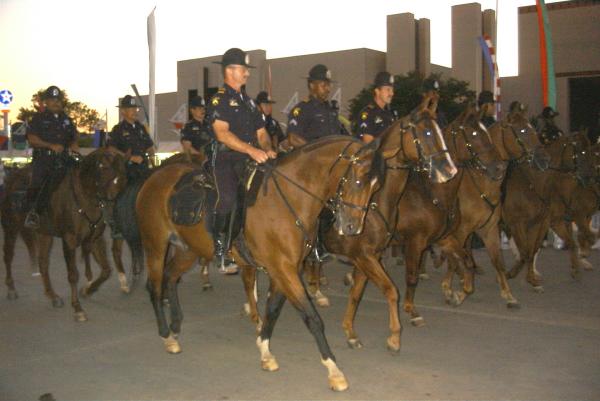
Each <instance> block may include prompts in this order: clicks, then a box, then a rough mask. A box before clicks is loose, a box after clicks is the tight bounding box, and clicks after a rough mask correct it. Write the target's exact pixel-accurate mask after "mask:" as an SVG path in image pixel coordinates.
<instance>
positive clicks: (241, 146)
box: [212, 120, 262, 160]
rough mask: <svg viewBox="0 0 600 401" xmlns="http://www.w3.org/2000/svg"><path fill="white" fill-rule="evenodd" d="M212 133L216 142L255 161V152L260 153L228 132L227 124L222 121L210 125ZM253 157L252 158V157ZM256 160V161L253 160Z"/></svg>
mask: <svg viewBox="0 0 600 401" xmlns="http://www.w3.org/2000/svg"><path fill="white" fill-rule="evenodd" d="M212 128H213V131H214V133H215V137H216V138H217V141H219V142H221V143H223V144H225V145H226V146H227V147H228V148H229V149H231V150H235V151H236V152H240V153H245V154H247V155H249V156H250V157H252V158H253V159H255V157H254V156H256V153H257V152H262V151H261V150H260V149H257V148H255V147H254V146H252V145H250V144H249V143H246V142H244V141H242V140H241V139H240V138H238V137H237V135H235V134H234V133H233V132H231V131H229V123H228V122H226V121H223V120H215V121H214V122H213V124H212ZM253 155H254V156H253ZM255 160H256V159H255Z"/></svg>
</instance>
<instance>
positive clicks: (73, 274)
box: [63, 234, 87, 322]
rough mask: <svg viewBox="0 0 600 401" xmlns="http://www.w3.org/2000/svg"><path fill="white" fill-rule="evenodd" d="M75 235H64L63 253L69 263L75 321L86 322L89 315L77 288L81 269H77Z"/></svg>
mask: <svg viewBox="0 0 600 401" xmlns="http://www.w3.org/2000/svg"><path fill="white" fill-rule="evenodd" d="M76 244H77V243H76V240H75V236H73V235H71V234H65V236H64V237H63V253H64V257H65V262H66V263H67V272H68V273H67V277H68V279H69V285H70V287H71V306H72V307H73V309H74V310H75V315H74V317H75V321H76V322H85V321H87V316H86V314H85V312H84V310H83V308H82V307H81V303H80V302H79V294H78V290H77V282H78V281H79V271H77V264H76V253H75V252H76V250H77V245H76Z"/></svg>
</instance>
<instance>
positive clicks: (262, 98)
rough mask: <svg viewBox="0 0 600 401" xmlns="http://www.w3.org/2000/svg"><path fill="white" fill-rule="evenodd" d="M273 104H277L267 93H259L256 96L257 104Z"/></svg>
mask: <svg viewBox="0 0 600 401" xmlns="http://www.w3.org/2000/svg"><path fill="white" fill-rule="evenodd" d="M265 103H268V104H273V103H275V101H274V100H272V99H271V96H269V94H268V93H267V92H265V91H261V92H258V95H256V104H265Z"/></svg>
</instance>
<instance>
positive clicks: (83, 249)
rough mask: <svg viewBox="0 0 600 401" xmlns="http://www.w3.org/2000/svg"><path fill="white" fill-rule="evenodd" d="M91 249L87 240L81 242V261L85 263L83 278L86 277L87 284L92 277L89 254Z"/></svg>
mask: <svg viewBox="0 0 600 401" xmlns="http://www.w3.org/2000/svg"><path fill="white" fill-rule="evenodd" d="M91 253H92V249H91V247H90V244H89V243H88V242H85V243H83V244H81V256H82V257H83V263H84V264H85V278H86V279H87V285H88V286H89V285H90V284H91V283H92V280H93V279H94V275H93V274H92V262H91V260H90V254H91Z"/></svg>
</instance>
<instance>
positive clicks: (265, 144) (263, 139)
mask: <svg viewBox="0 0 600 401" xmlns="http://www.w3.org/2000/svg"><path fill="white" fill-rule="evenodd" d="M256 136H257V137H258V144H259V145H260V147H261V148H262V149H263V150H264V151H265V152H268V151H270V150H273V144H272V143H271V136H270V135H269V133H268V132H267V130H266V129H265V128H261V129H259V130H258V131H256Z"/></svg>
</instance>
